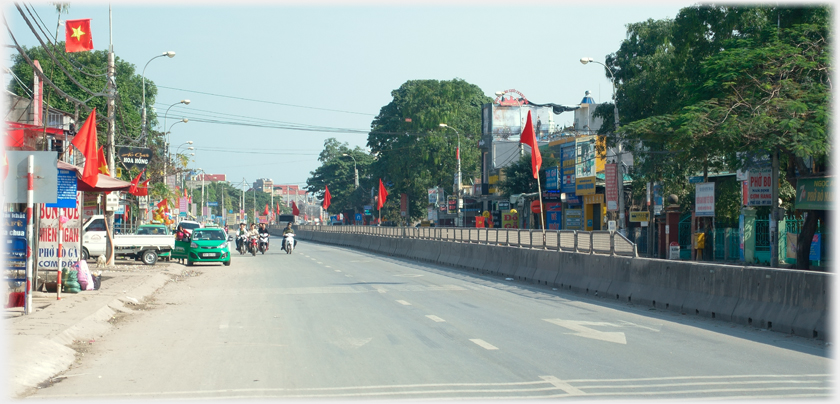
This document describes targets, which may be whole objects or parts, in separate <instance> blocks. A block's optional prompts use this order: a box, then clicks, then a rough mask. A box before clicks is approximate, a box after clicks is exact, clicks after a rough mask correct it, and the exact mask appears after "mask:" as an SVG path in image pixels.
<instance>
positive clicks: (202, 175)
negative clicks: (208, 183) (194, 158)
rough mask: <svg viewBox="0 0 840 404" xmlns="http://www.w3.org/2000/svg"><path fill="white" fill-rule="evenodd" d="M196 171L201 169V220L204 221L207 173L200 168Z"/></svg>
mask: <svg viewBox="0 0 840 404" xmlns="http://www.w3.org/2000/svg"><path fill="white" fill-rule="evenodd" d="M195 171H201V222H204V175H205V174H207V173H206V172H204V170H202V169H200V168H197V169H196V170H195Z"/></svg>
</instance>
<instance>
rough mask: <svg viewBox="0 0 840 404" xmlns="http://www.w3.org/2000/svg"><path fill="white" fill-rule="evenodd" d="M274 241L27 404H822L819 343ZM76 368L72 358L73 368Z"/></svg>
mask: <svg viewBox="0 0 840 404" xmlns="http://www.w3.org/2000/svg"><path fill="white" fill-rule="evenodd" d="M278 241H279V240H278V239H277V238H275V240H274V242H273V244H272V247H273V249H272V250H271V251H269V252H268V253H267V254H266V255H264V256H263V255H258V256H256V257H252V256H250V255H247V256H239V255H238V253H234V254H235V255H234V258H233V263H232V265H231V266H230V267H223V266H221V265H218V266H217V265H202V266H196V267H195V268H196V269H197V270H198V271H200V272H201V275H199V276H197V277H194V278H190V279H186V280H184V281H182V282H174V283H170V284H168V285H167V286H166V287H165V288H164V289H163V290H161V291H160V292H159V293H157V294H156V295H155V298H154V300H153V301H152V302H151V303H150V304H148V305H146V306H144V307H143V309H144V310H138V311H137V312H136V313H132V314H129V315H127V316H125V317H121V318H118V319H115V324H116V326H117V327H118V328H117V329H115V330H114V331H113V332H111V333H109V334H108V335H107V336H105V337H104V338H103V339H102V340H97V341H95V342H93V343H81V344H77V348H78V350H79V351H80V352H81V353H80V354H79V362H78V363H77V364H76V365H74V366H73V367H72V368H71V369H70V370H68V371H67V372H65V373H64V374H63V375H62V376H63V377H61V378H59V379H57V381H56V383H54V384H52V385H50V386H45V387H44V388H42V389H40V390H38V392H37V393H35V394H34V395H32V396H30V398H46V399H67V398H72V399H81V398H97V399H143V400H146V399H246V398H266V399H276V398H281V399H284V398H288V399H309V398H311V399H481V400H485V399H524V398H554V399H562V398H573V399H578V400H582V399H595V400H615V399H683V398H701V399H740V398H746V399H766V398H781V399H793V398H827V397H831V396H832V395H833V390H832V388H831V381H832V376H831V372H832V367H833V360H832V359H830V352H829V349H830V346H826V344H825V343H824V342H822V341H817V340H810V339H804V338H799V337H793V336H788V335H786V334H781V333H776V332H770V331H766V330H758V329H754V328H750V327H743V326H739V325H733V324H730V323H725V322H721V321H715V320H711V319H701V318H697V317H696V316H694V315H681V314H680V313H673V312H664V311H658V310H653V309H650V308H648V307H640V306H637V305H631V304H628V303H627V302H616V301H615V300H614V299H613V300H610V299H609V298H607V297H603V296H601V297H594V296H591V295H590V296H581V295H575V294H572V293H569V292H564V291H557V290H552V288H550V287H545V286H536V285H531V284H526V283H521V282H515V281H508V280H505V279H504V278H497V277H492V276H481V275H476V274H475V273H472V272H464V271H457V270H454V269H451V268H444V267H439V266H435V265H428V264H423V263H416V262H412V261H407V260H403V259H396V258H392V257H386V256H380V255H374V254H370V253H365V252H358V251H354V250H351V249H347V248H339V247H333V246H326V245H321V244H315V243H311V242H304V241H301V242H300V243H299V244H298V249H297V250H295V252H294V254H292V255H286V254H284V253H281V252H280V248H279V242H278ZM82 353H83V354H84V355H82Z"/></svg>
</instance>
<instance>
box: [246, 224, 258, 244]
mask: <svg viewBox="0 0 840 404" xmlns="http://www.w3.org/2000/svg"><path fill="white" fill-rule="evenodd" d="M259 237H260V232H259V231H258V230H257V225H256V224H254V223H251V229H249V230H248V239H249V240H250V239H251V238H257V239H259Z"/></svg>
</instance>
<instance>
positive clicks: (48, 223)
mask: <svg viewBox="0 0 840 404" xmlns="http://www.w3.org/2000/svg"><path fill="white" fill-rule="evenodd" d="M80 199H81V192H77V193H76V206H74V207H73V208H48V207H42V208H41V209H40V217H39V218H40V220H39V226H38V260H37V268H38V269H52V270H60V269H62V268H67V267H69V266H71V265H73V264H75V263H76V261H78V260H79V251H80V248H81V245H80V241H81V237H80V234H81V224H82V220H81V217H80V213H81V209H80ZM60 216H64V217H66V218H67V221H66V222H65V223H63V224H62V225H61V234H59V231H58V221H59V217H60ZM59 237H60V238H61V244H62V245H61V262H60V263H59V261H58V240H59Z"/></svg>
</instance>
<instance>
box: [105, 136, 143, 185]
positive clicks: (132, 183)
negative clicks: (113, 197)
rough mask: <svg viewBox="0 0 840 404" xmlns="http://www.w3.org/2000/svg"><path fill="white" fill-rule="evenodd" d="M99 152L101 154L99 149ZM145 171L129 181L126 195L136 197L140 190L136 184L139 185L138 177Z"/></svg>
mask: <svg viewBox="0 0 840 404" xmlns="http://www.w3.org/2000/svg"><path fill="white" fill-rule="evenodd" d="M99 151H100V152H101V151H102V149H101V148H100V149H99ZM145 171H146V170H145V169H143V171H140V174H137V176H136V177H134V179H133V180H131V187H129V188H128V193H129V194H132V195H134V196H138V195H137V193H138V192H139V191H140V189H139V188H137V184H139V183H140V177H141V176H142V175H143V173H144V172H145Z"/></svg>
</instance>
